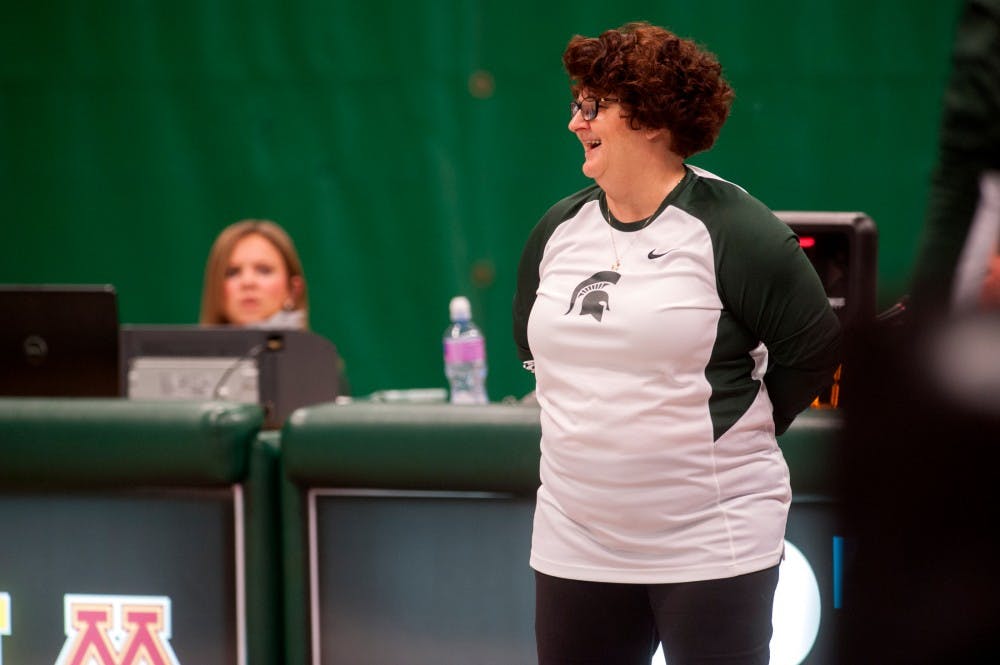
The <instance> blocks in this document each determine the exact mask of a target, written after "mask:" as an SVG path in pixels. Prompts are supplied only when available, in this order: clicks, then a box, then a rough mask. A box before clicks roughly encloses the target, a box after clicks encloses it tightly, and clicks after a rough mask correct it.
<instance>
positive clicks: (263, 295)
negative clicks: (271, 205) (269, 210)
mask: <svg viewBox="0 0 1000 665" xmlns="http://www.w3.org/2000/svg"><path fill="white" fill-rule="evenodd" d="M308 319H309V304H308V298H307V295H306V280H305V276H304V275H303V273H302V262H301V261H300V260H299V255H298V253H297V252H296V251H295V245H294V244H293V243H292V239H291V238H290V237H289V235H288V234H287V233H286V232H285V230H284V229H282V228H281V227H280V226H278V225H277V224H275V223H274V222H271V221H267V220H260V219H245V220H243V221H240V222H236V223H235V224H231V225H230V226H228V227H226V228H225V229H223V231H222V233H220V234H219V236H218V237H217V238H216V239H215V243H214V244H213V245H212V249H211V251H210V252H209V255H208V262H207V264H206V265H205V283H204V287H203V290H202V296H201V318H200V322H201V324H202V325H237V326H255V327H260V328H293V329H301V330H305V329H307V328H308V326H309V320H308Z"/></svg>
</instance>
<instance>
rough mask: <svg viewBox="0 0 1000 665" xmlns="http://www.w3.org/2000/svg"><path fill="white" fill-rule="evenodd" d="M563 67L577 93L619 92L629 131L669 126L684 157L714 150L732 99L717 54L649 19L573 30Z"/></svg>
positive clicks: (608, 94)
mask: <svg viewBox="0 0 1000 665" xmlns="http://www.w3.org/2000/svg"><path fill="white" fill-rule="evenodd" d="M563 66H565V68H566V72H567V73H568V74H569V76H570V79H571V88H572V92H573V95H574V96H576V95H579V93H580V91H581V90H584V89H586V90H588V91H590V92H591V93H592V94H594V95H595V96H600V97H617V98H618V99H619V100H620V101H621V105H622V108H623V109H624V110H625V116H626V117H628V118H629V126H630V127H632V129H639V128H641V127H645V128H649V129H667V130H669V131H670V133H671V135H672V137H673V145H672V146H671V149H672V150H673V151H674V152H675V153H677V154H678V155H680V156H681V157H685V158H686V157H690V156H691V155H693V154H695V153H697V152H701V151H702V150H708V149H709V148H711V147H712V144H713V143H715V139H716V138H717V137H718V135H719V131H720V130H721V129H722V125H723V124H724V123H725V122H726V118H728V117H729V108H730V106H731V105H732V102H733V96H734V93H733V89H732V88H731V87H730V86H729V83H727V82H726V80H725V79H724V78H723V77H722V66H721V65H720V64H719V61H718V60H717V59H716V57H715V55H713V54H712V53H710V52H708V51H707V50H705V49H703V48H701V47H700V46H699V45H698V44H696V43H694V42H693V41H691V40H688V39H682V38H681V37H678V36H677V35H675V34H673V33H672V32H670V31H669V30H665V29H664V28H661V27H658V26H654V25H650V24H649V23H646V22H633V23H626V24H625V25H623V26H622V27H620V28H617V29H615V30H608V31H606V32H604V33H602V34H601V36H600V37H582V36H580V35H576V36H575V37H573V39H571V40H570V41H569V44H568V45H567V46H566V50H565V52H563Z"/></svg>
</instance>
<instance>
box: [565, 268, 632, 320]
mask: <svg viewBox="0 0 1000 665" xmlns="http://www.w3.org/2000/svg"><path fill="white" fill-rule="evenodd" d="M619 279H621V275H619V274H618V273H616V272H615V271H613V270H602V271H601V272H596V273H594V274H593V275H591V276H590V277H588V278H587V279H585V280H583V281H582V282H580V283H579V284H577V285H576V288H575V289H573V297H572V298H570V299H569V309H567V310H566V314H569V313H570V312H572V311H573V305H575V304H576V299H577V298H578V297H580V296H583V299H582V300H581V301H580V316H583V315H584V314H590V315H591V316H592V317H594V318H595V319H597V320H598V321H600V320H601V317H603V316H604V311H605V310H608V309H611V307H610V306H609V305H608V292H607V291H605V290H604V289H605V288H607V287H608V286H609V285H611V284H617V283H618V280H619ZM566 314H563V316H565V315H566Z"/></svg>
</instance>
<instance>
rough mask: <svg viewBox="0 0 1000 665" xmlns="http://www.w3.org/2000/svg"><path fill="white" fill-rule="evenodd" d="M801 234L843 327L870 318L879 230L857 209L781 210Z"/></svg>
mask: <svg viewBox="0 0 1000 665" xmlns="http://www.w3.org/2000/svg"><path fill="white" fill-rule="evenodd" d="M775 214H776V215H777V216H778V218H779V219H781V221H783V222H785V223H786V224H788V226H789V227H791V229H792V231H794V232H795V234H796V235H797V236H798V237H799V246H800V247H802V251H803V252H805V254H806V256H807V257H808V258H809V260H810V261H811V262H812V264H813V267H814V268H815V269H816V272H817V273H818V274H819V278H820V281H822V282H823V286H824V288H825V289H826V295H827V297H828V298H829V299H830V305H831V306H832V307H833V310H834V311H835V312H836V313H837V316H838V317H839V318H840V323H841V324H842V325H843V326H844V328H845V330H850V329H853V328H855V327H857V326H859V325H864V324H868V323H871V322H872V321H873V320H874V319H875V310H876V299H877V282H878V274H877V266H878V232H877V230H876V228H875V222H873V221H872V219H871V217H869V216H868V215H866V214H864V213H861V212H818V211H779V212H776V213H775Z"/></svg>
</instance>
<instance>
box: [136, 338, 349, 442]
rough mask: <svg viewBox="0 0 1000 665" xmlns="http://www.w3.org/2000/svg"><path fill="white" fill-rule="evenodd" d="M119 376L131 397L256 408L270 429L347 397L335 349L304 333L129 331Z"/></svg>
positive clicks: (339, 361)
mask: <svg viewBox="0 0 1000 665" xmlns="http://www.w3.org/2000/svg"><path fill="white" fill-rule="evenodd" d="M121 371H122V386H123V387H124V391H125V395H126V397H129V398H130V399H154V400H156V399H164V400H167V399H187V400H199V399H205V400H209V399H221V400H230V401H236V402H250V403H258V404H260V405H261V406H263V407H264V412H265V416H264V427H265V428H267V429H278V428H280V427H281V426H282V424H283V423H284V422H285V419H286V418H287V417H288V416H289V415H290V414H291V413H292V411H294V410H295V409H297V408H299V407H303V406H310V405H313V404H320V403H323V402H330V401H333V400H335V399H336V398H337V397H338V396H339V395H341V394H346V391H347V387H346V384H345V382H344V378H343V374H342V371H341V360H340V356H339V355H338V353H337V349H336V347H335V346H334V345H333V343H331V342H330V341H329V340H327V339H326V338H324V337H322V336H320V335H317V334H316V333H313V332H309V331H305V330H276V329H266V328H242V327H233V326H166V325H161V326H136V325H125V326H122V330H121Z"/></svg>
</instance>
